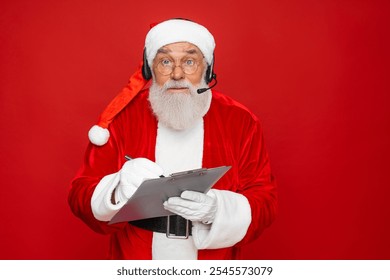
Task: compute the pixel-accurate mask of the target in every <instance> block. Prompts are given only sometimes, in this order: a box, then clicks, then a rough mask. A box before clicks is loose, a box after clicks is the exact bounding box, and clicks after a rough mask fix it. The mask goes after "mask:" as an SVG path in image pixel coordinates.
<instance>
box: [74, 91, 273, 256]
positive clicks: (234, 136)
mask: <svg viewBox="0 0 390 280" xmlns="http://www.w3.org/2000/svg"><path fill="white" fill-rule="evenodd" d="M109 129H110V135H111V136H110V140H109V142H108V143H107V144H105V145H104V146H100V147H99V146H95V145H93V144H90V145H89V146H88V148H87V151H86V154H85V159H84V163H83V165H82V167H81V169H80V171H79V172H78V174H77V175H76V177H75V178H74V180H73V181H72V186H71V189H70V192H69V197H68V201H69V204H70V207H71V209H72V211H73V213H74V214H75V215H76V216H77V217H79V218H80V219H82V220H83V221H84V222H85V223H86V224H87V225H88V226H89V227H90V228H92V229H93V230H94V231H96V232H98V233H102V234H110V235H111V238H110V247H109V248H110V249H109V254H108V257H109V258H112V259H151V258H152V248H151V247H152V235H153V233H152V232H150V231H147V230H143V229H140V228H138V227H135V226H132V225H130V224H129V223H118V224H114V225H108V223H107V222H102V221H99V220H97V219H96V218H95V217H94V215H93V213H92V210H91V197H92V195H93V192H94V189H95V187H96V186H97V184H98V183H99V182H100V180H101V179H102V178H103V177H104V176H106V175H107V174H112V173H115V172H118V170H120V169H121V167H122V165H123V164H124V161H125V158H124V155H131V157H133V158H137V157H144V158H148V159H150V160H152V161H155V147H156V136H157V119H156V117H155V116H154V115H153V113H152V110H151V108H150V104H149V101H148V90H145V91H143V92H141V93H139V94H138V95H137V96H136V97H135V99H134V100H132V102H131V103H130V104H129V105H128V106H127V107H126V108H125V109H124V110H123V111H122V112H120V114H119V115H118V116H117V117H116V118H115V119H114V121H113V122H112V123H111V125H110V128H109ZM203 141H204V142H203V158H202V164H203V167H205V168H213V167H217V166H222V165H230V166H231V167H232V168H231V169H230V170H229V171H228V172H227V174H225V175H224V177H222V178H221V179H220V180H219V181H218V182H217V184H215V185H214V187H213V188H214V189H218V190H228V191H232V192H235V193H239V194H242V195H243V196H245V198H246V199H247V200H248V202H249V205H250V213H251V222H250V225H249V227H248V230H247V232H246V234H245V236H244V238H242V240H241V241H239V242H238V243H236V244H235V245H234V246H231V247H227V248H219V249H205V250H199V251H198V259H237V258H239V249H240V246H242V245H243V244H246V243H248V242H250V241H252V240H254V239H256V238H257V237H258V236H259V235H260V234H261V233H262V231H263V230H264V229H265V228H267V227H268V226H269V225H270V224H271V223H272V221H273V220H274V218H275V215H276V204H277V198H276V187H275V183H274V181H273V177H272V174H271V170H270V163H269V158H268V154H267V152H266V150H265V147H264V140H263V135H262V129H261V125H260V122H259V120H258V119H257V118H256V116H254V115H253V114H252V113H251V112H249V111H248V109H246V108H245V107H244V106H242V105H241V104H239V103H238V102H236V101H234V100H232V99H231V98H229V97H227V96H225V95H222V94H221V93H219V92H216V91H213V93H212V101H211V106H210V109H209V111H208V112H207V114H206V115H205V116H204V140H203Z"/></svg>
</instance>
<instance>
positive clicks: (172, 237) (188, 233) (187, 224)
mask: <svg viewBox="0 0 390 280" xmlns="http://www.w3.org/2000/svg"><path fill="white" fill-rule="evenodd" d="M170 219H171V217H170V216H169V215H168V216H167V231H166V236H167V238H170V239H188V236H190V221H189V220H186V233H185V235H176V234H174V233H170V228H171V221H170Z"/></svg>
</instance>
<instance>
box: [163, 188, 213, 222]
mask: <svg viewBox="0 0 390 280" xmlns="http://www.w3.org/2000/svg"><path fill="white" fill-rule="evenodd" d="M164 208H165V209H166V210H168V211H171V212H172V213H174V214H177V215H179V216H182V217H183V218H185V219H187V220H191V221H193V222H202V223H204V224H211V223H212V222H213V221H214V218H215V214H216V212H217V199H216V197H215V196H214V195H213V196H211V195H207V194H204V193H201V192H194V191H184V192H183V193H182V194H181V196H180V197H171V198H169V199H168V200H167V201H165V202H164Z"/></svg>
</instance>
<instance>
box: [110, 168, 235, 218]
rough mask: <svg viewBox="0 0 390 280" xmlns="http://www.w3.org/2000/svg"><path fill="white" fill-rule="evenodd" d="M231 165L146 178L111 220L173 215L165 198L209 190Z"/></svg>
mask: <svg viewBox="0 0 390 280" xmlns="http://www.w3.org/2000/svg"><path fill="white" fill-rule="evenodd" d="M230 167H231V166H220V167H215V168H209V169H206V168H201V169H194V170H188V171H184V172H178V173H174V174H171V175H170V176H168V177H164V178H158V179H150V180H145V181H144V182H143V183H142V184H141V185H140V186H139V187H138V189H137V190H136V192H135V193H134V194H133V196H132V197H131V198H130V199H129V200H128V201H127V203H126V204H125V205H124V206H123V207H122V208H121V210H119V212H118V213H116V214H115V216H114V217H113V218H112V219H111V221H110V222H109V223H108V224H115V223H119V222H128V221H135V220H140V219H147V218H155V217H162V216H168V215H173V214H172V213H171V212H169V211H167V210H165V209H164V207H163V203H164V201H166V200H167V199H168V198H170V197H174V196H180V195H181V193H182V192H183V191H186V190H191V191H198V192H202V193H206V192H207V191H209V190H210V189H211V188H212V187H213V185H214V184H215V183H216V182H217V181H218V180H219V179H220V178H221V177H222V176H223V175H224V174H225V173H226V172H227V171H228V170H229V169H230Z"/></svg>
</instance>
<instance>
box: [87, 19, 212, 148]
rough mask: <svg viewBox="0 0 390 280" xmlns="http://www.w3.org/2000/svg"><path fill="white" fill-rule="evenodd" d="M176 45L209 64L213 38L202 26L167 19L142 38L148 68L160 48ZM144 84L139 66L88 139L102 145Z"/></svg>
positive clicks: (191, 22)
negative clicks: (182, 45) (197, 51)
mask: <svg viewBox="0 0 390 280" xmlns="http://www.w3.org/2000/svg"><path fill="white" fill-rule="evenodd" d="M177 42H188V43H191V44H194V45H195V46H197V47H198V48H199V49H200V50H201V52H202V53H203V55H204V57H205V59H206V62H207V63H208V64H209V65H212V63H213V54H214V48H215V41H214V37H213V35H212V34H211V33H210V32H209V31H208V30H207V29H206V28H205V27H204V26H202V25H200V24H198V23H195V22H193V21H189V20H185V19H170V20H167V21H163V22H161V23H159V24H157V25H154V26H153V27H152V28H151V29H150V31H149V32H148V34H147V35H146V39H145V55H146V60H147V62H148V65H149V67H151V66H152V64H153V59H154V57H155V56H156V54H157V51H158V49H160V48H161V47H163V46H165V45H168V44H171V43H177ZM147 83H148V81H147V80H146V79H145V78H144V77H143V76H142V63H141V64H140V65H139V67H138V69H137V70H136V72H135V73H134V74H133V75H132V76H131V77H130V79H129V82H128V84H127V86H126V87H124V88H123V89H122V91H121V92H119V94H118V95H117V96H116V97H115V98H114V99H113V100H112V101H111V102H110V104H108V106H107V107H106V108H105V110H104V111H103V113H102V114H101V115H100V118H99V121H98V123H97V125H94V126H93V127H92V128H91V129H90V130H89V132H88V137H89V140H90V141H91V142H92V143H93V144H95V145H97V146H103V145H104V144H106V143H107V142H108V139H109V138H110V132H109V131H108V127H109V125H110V123H111V122H112V120H113V119H114V118H115V116H116V115H117V114H119V112H120V111H122V109H123V108H125V107H126V105H127V104H129V103H130V101H131V100H132V99H133V98H134V97H135V96H136V95H137V94H138V93H139V92H140V91H141V90H142V89H143V88H144V86H145V85H146V84H147Z"/></svg>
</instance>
